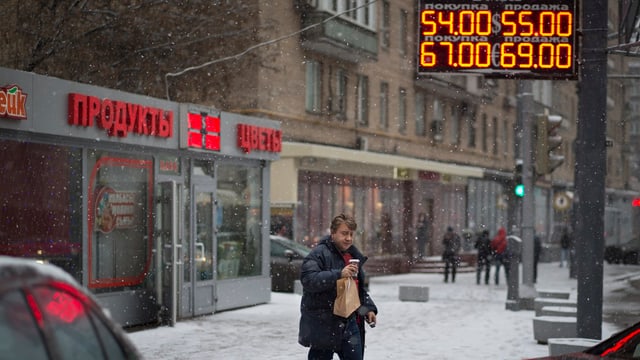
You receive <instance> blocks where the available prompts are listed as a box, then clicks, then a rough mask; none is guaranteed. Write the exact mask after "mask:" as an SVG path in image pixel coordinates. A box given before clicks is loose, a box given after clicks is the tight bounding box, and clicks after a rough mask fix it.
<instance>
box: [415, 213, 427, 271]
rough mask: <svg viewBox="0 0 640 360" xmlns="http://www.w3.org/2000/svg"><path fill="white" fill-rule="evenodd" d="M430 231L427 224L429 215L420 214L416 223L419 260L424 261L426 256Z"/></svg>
mask: <svg viewBox="0 0 640 360" xmlns="http://www.w3.org/2000/svg"><path fill="white" fill-rule="evenodd" d="M428 231H429V223H428V222H427V215H426V214H425V213H422V212H421V213H420V214H418V221H417V223H416V241H417V245H418V260H420V259H422V257H423V256H425V255H426V253H425V247H426V245H427V241H428V239H427V237H428Z"/></svg>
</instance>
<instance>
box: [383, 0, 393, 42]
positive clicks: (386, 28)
mask: <svg viewBox="0 0 640 360" xmlns="http://www.w3.org/2000/svg"><path fill="white" fill-rule="evenodd" d="M390 27H391V5H390V4H389V2H388V1H383V2H382V29H381V30H382V31H381V34H380V35H381V36H382V39H381V41H380V44H381V45H382V47H383V48H387V49H388V48H389V46H391V37H390V36H389V32H390V31H391V30H390Z"/></svg>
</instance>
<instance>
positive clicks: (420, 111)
mask: <svg viewBox="0 0 640 360" xmlns="http://www.w3.org/2000/svg"><path fill="white" fill-rule="evenodd" d="M424 104H425V96H424V94H423V93H417V94H416V135H417V136H425V135H426V134H427V127H426V126H425V120H426V118H425V116H424Z"/></svg>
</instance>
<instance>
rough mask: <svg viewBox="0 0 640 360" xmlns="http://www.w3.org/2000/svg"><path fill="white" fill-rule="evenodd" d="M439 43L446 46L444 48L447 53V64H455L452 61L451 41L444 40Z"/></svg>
mask: <svg viewBox="0 0 640 360" xmlns="http://www.w3.org/2000/svg"><path fill="white" fill-rule="evenodd" d="M441 45H442V46H444V47H446V48H447V49H446V54H447V55H448V57H447V64H448V65H449V66H455V64H454V63H453V43H450V42H448V41H445V42H443V43H441Z"/></svg>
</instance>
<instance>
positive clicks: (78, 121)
mask: <svg viewBox="0 0 640 360" xmlns="http://www.w3.org/2000/svg"><path fill="white" fill-rule="evenodd" d="M0 95H2V93H0ZM1 105H2V99H1V98H0V110H2V106H1ZM68 106H69V108H68V109H67V111H68V112H69V114H68V115H67V123H68V124H69V125H76V126H87V124H86V121H87V111H86V110H87V97H86V96H84V95H80V94H73V93H70V94H69V105H68ZM0 114H2V111H0Z"/></svg>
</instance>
